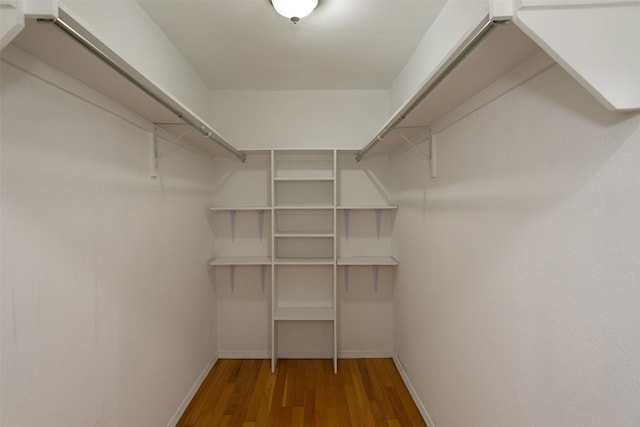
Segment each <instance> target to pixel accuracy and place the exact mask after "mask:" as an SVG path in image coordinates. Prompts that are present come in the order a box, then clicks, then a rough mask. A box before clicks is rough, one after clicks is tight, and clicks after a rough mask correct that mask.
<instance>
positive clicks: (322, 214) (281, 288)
mask: <svg viewBox="0 0 640 427" xmlns="http://www.w3.org/2000/svg"><path fill="white" fill-rule="evenodd" d="M271 170H272V178H273V179H272V189H271V192H272V194H273V215H272V217H271V218H272V226H273V228H272V233H273V243H272V249H271V250H272V253H273V263H274V266H273V268H272V281H271V282H272V283H273V286H272V300H271V306H272V310H273V320H272V335H271V368H272V370H275V368H276V363H277V360H278V329H279V323H280V322H296V321H299V322H304V321H323V322H330V323H331V324H332V329H333V340H332V341H333V346H332V347H333V348H332V351H331V352H332V355H333V368H334V371H335V372H337V370H338V352H337V325H336V323H337V322H336V320H337V319H336V312H337V310H336V268H337V267H336V151H335V150H310V151H295V150H276V151H274V152H273V155H272V164H271Z"/></svg>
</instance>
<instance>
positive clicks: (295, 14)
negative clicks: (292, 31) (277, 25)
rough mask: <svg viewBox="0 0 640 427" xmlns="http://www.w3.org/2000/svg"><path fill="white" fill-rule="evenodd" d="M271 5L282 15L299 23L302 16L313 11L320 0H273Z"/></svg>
mask: <svg viewBox="0 0 640 427" xmlns="http://www.w3.org/2000/svg"><path fill="white" fill-rule="evenodd" d="M271 5H272V6H273V8H274V9H275V10H276V12H278V13H279V14H280V15H282V16H284V17H285V18H288V19H290V20H291V22H293V23H294V24H297V23H298V21H299V20H300V18H304V17H305V16H307V15H309V14H310V13H311V12H313V10H314V9H315V8H316V6H318V0H271Z"/></svg>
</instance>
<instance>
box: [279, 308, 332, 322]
mask: <svg viewBox="0 0 640 427" xmlns="http://www.w3.org/2000/svg"><path fill="white" fill-rule="evenodd" d="M335 313H336V312H335V310H334V309H333V308H315V307H286V308H276V309H275V312H274V314H273V319H274V320H335V317H336V314H335Z"/></svg>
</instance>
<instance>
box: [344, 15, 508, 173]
mask: <svg viewBox="0 0 640 427" xmlns="http://www.w3.org/2000/svg"><path fill="white" fill-rule="evenodd" d="M510 22H511V21H510V20H508V19H507V20H493V19H491V18H489V17H488V16H487V18H486V19H485V20H484V21H483V22H482V23H480V25H478V26H477V27H476V28H475V30H474V31H473V33H471V35H469V36H468V37H467V38H466V40H465V41H464V42H463V43H462V44H461V45H460V46H459V47H458V48H457V49H456V50H455V51H454V52H453V54H452V55H451V56H450V57H449V59H447V61H445V62H444V63H443V64H442V65H441V66H440V68H438V70H437V71H436V73H435V74H434V75H433V77H432V78H431V79H429V80H428V81H427V82H425V83H424V84H423V85H422V87H421V88H420V89H419V90H418V92H417V93H416V94H415V95H414V96H413V97H412V98H411V99H410V100H409V101H407V103H406V104H405V106H404V107H402V108H401V109H400V110H399V111H398V112H397V113H396V114H395V115H394V116H393V117H392V118H391V119H389V121H388V122H387V124H385V125H384V127H383V128H382V130H380V132H378V134H377V135H376V136H375V137H374V138H373V139H372V140H371V142H369V143H368V144H367V145H366V146H365V147H364V148H363V149H362V150H360V151H358V153H356V161H358V162H359V161H360V160H362V158H363V157H364V156H365V155H366V154H367V153H368V152H369V151H370V150H371V149H372V148H373V147H375V146H376V145H377V144H378V143H379V142H380V141H382V140H383V139H384V137H385V136H387V135H388V134H389V132H391V131H392V130H394V129H395V128H396V127H397V126H398V124H400V122H401V121H403V120H404V119H406V118H407V116H408V115H409V114H410V113H411V112H412V111H413V110H414V109H415V108H416V107H417V106H418V104H420V103H421V102H422V101H423V100H424V99H425V98H426V97H427V95H429V94H430V93H431V92H432V91H433V90H434V89H435V88H436V86H438V85H439V84H440V83H441V82H442V80H444V79H445V77H447V76H448V75H449V73H450V72H451V71H453V70H454V69H455V68H456V67H457V66H458V64H460V62H462V60H463V59H465V58H466V57H467V55H468V54H469V53H471V51H472V50H473V49H474V48H475V47H476V46H477V45H478V44H480V42H481V41H482V40H483V39H484V38H485V37H486V36H487V35H488V34H489V33H490V32H491V30H493V29H494V28H495V27H496V25H502V24H508V23H510Z"/></svg>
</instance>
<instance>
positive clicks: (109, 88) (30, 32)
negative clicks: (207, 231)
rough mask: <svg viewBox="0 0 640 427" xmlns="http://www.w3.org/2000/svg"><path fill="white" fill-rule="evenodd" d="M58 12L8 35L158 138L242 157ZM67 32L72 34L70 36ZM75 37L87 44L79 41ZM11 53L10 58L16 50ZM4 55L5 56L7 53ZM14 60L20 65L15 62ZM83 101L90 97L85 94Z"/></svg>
mask: <svg viewBox="0 0 640 427" xmlns="http://www.w3.org/2000/svg"><path fill="white" fill-rule="evenodd" d="M59 13H60V18H61V19H62V20H61V21H58V23H54V22H38V21H36V20H33V19H28V20H27V21H26V26H25V29H24V30H23V31H22V32H21V33H20V34H19V35H18V36H17V37H16V38H15V39H14V41H13V44H14V45H15V46H16V47H18V48H19V49H21V50H23V51H24V52H26V53H28V54H30V55H32V56H34V57H36V58H38V59H40V60H41V61H43V62H44V63H46V64H48V65H50V66H51V67H53V68H55V69H57V70H58V71H61V72H62V73H64V74H66V75H68V76H70V77H72V78H73V79H75V80H77V81H79V82H81V83H83V84H84V85H86V86H88V87H89V88H91V89H93V90H95V91H97V92H99V93H101V94H102V95H104V96H105V97H107V98H109V99H111V100H113V101H115V102H116V103H117V104H120V105H121V106H124V107H125V108H126V109H127V110H129V111H130V112H133V113H134V115H135V116H137V118H136V117H132V115H131V114H124V113H123V114H119V113H120V112H121V109H117V108H112V109H110V111H111V112H114V113H116V114H118V115H120V116H121V117H122V118H123V119H125V120H127V121H130V122H132V123H135V124H136V125H139V126H140V125H141V122H142V120H139V118H141V119H143V120H146V121H147V122H148V123H147V124H146V127H149V123H150V124H152V125H156V127H157V128H160V129H162V130H163V132H159V133H158V135H159V136H160V137H161V138H163V139H165V140H168V141H169V142H172V143H175V144H177V145H181V146H186V147H187V148H188V149H190V150H191V151H195V152H197V153H199V154H205V155H215V156H229V157H238V158H240V159H242V160H243V161H244V158H245V155H244V154H243V153H241V152H239V151H238V150H236V149H235V148H234V147H233V146H231V145H229V144H228V143H227V142H226V141H225V140H224V138H222V136H220V135H218V134H217V133H216V132H215V130H214V129H213V128H212V127H211V126H209V125H208V124H206V123H205V122H204V121H203V120H202V119H200V118H198V117H197V116H196V115H195V114H193V113H192V112H191V111H189V110H188V109H187V108H186V107H184V106H182V104H181V103H180V102H179V100H175V99H174V98H173V97H171V96H170V95H169V94H166V93H164V92H163V91H162V90H161V89H159V88H158V87H156V86H155V85H153V83H151V82H150V81H148V80H147V79H146V78H145V77H144V76H142V75H141V74H140V73H138V72H137V71H136V70H134V69H133V68H132V67H130V66H128V65H127V64H126V62H124V61H123V60H122V59H120V58H119V57H118V56H117V55H116V54H115V53H114V52H112V51H111V50H109V49H108V48H107V47H106V46H105V45H104V44H102V43H100V41H99V40H97V39H96V38H95V37H93V36H92V35H91V33H89V32H88V31H87V30H85V29H83V28H82V27H81V26H80V25H79V24H77V23H75V22H74V21H73V20H72V19H71V18H70V17H69V16H67V15H66V14H65V13H64V12H63V11H62V10H60V11H59ZM70 24H72V25H70ZM62 28H65V30H63V29H62ZM65 31H68V32H67V33H65ZM70 33H72V34H73V33H76V34H75V35H74V36H72V35H69V34H70ZM74 37H75V39H74ZM78 40H84V41H86V42H87V43H85V44H84V45H83V44H82V41H78ZM88 45H90V46H91V47H88ZM92 47H93V48H95V49H97V51H99V52H100V53H102V54H104V55H105V56H106V57H107V58H108V60H104V57H103V59H100V58H99V56H97V55H96V54H95V50H93V51H92V50H90V49H92ZM18 52H19V50H18ZM11 56H13V57H14V58H15V57H17V56H18V55H15V54H14V55H11ZM6 57H9V55H7V54H5V53H4V52H3V58H6ZM9 60H10V61H11V58H9ZM107 63H109V64H110V65H107ZM14 65H16V66H18V67H19V68H20V65H18V64H15V63H14ZM114 67H115V68H114ZM116 69H118V70H119V71H116ZM122 73H124V74H125V75H126V76H127V77H125V76H124V75H123V74H122ZM74 90H76V93H75V94H76V95H78V94H79V93H82V92H83V91H82V89H79V88H74ZM154 98H155V99H154ZM87 100H88V101H89V102H92V100H91V99H87ZM101 106H102V105H101ZM149 130H151V129H149Z"/></svg>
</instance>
